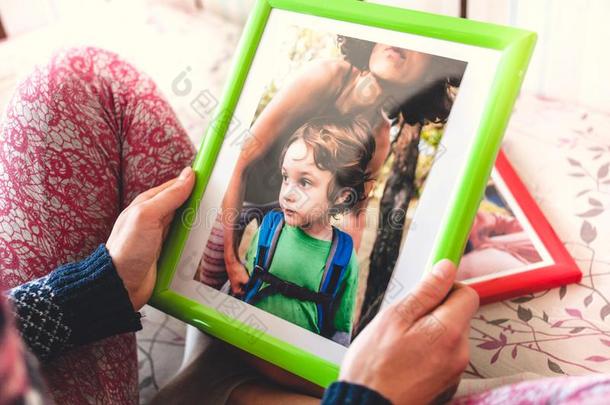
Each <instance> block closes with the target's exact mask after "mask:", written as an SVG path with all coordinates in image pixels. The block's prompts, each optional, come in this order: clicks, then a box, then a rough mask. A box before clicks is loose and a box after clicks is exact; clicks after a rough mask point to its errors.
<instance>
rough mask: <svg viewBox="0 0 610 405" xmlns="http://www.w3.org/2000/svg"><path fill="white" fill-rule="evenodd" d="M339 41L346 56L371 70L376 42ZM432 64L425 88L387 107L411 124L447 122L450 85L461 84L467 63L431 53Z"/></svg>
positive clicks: (389, 113) (356, 65)
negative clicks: (371, 59) (400, 114)
mask: <svg viewBox="0 0 610 405" xmlns="http://www.w3.org/2000/svg"><path fill="white" fill-rule="evenodd" d="M337 45H338V46H339V49H340V51H341V53H342V54H343V58H344V59H345V60H346V61H347V62H349V63H350V64H351V65H352V66H354V67H356V68H358V69H359V70H361V71H368V70H369V59H370V57H371V53H372V51H373V47H374V46H375V42H370V41H365V40H362V39H356V38H351V37H346V36H343V35H338V36H337ZM431 57H432V60H431V62H430V66H429V67H428V69H426V74H425V77H424V78H423V79H422V80H424V81H425V84H424V86H423V87H422V90H421V91H420V92H418V93H417V94H416V95H415V96H413V97H410V98H409V99H407V100H404V101H402V103H401V104H400V105H397V106H394V107H393V108H391V109H390V111H386V113H387V114H388V115H389V116H391V117H392V116H396V115H397V114H398V113H399V112H402V116H403V118H404V119H405V121H407V122H408V123H409V124H415V123H421V124H424V123H425V122H434V123H444V122H446V121H447V118H448V117H449V112H450V111H451V107H452V105H453V100H452V98H451V96H450V87H459V86H460V83H461V81H462V76H463V75H464V71H465V69H466V63H465V62H461V61H457V60H453V59H449V58H444V57H442V56H436V55H431Z"/></svg>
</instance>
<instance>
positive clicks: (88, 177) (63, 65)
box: [0, 48, 194, 403]
mask: <svg viewBox="0 0 610 405" xmlns="http://www.w3.org/2000/svg"><path fill="white" fill-rule="evenodd" d="M193 154H194V148H193V146H192V145H191V143H190V141H189V140H188V137H187V136H186V133H185V132H184V130H183V128H182V127H181V126H180V124H179V123H178V120H177V118H176V116H175V114H174V113H173V111H172V110H171V108H170V106H169V105H168V103H167V102H166V101H165V100H164V99H163V97H162V96H161V95H160V94H159V92H158V90H157V89H156V87H155V84H154V83H153V82H152V80H151V79H150V78H148V77H146V76H145V75H143V74H141V73H140V72H138V71H137V70H136V69H135V68H134V67H132V66H131V65H129V64H127V63H126V62H124V61H122V60H121V59H120V58H119V57H118V56H117V55H115V54H112V53H110V52H106V51H103V50H99V49H95V48H83V49H70V50H66V51H62V52H59V53H58V54H56V55H55V56H54V57H53V58H52V60H51V62H50V63H49V64H48V65H47V66H45V67H42V68H38V69H36V70H35V71H34V73H33V74H31V75H30V76H29V77H28V78H27V79H26V80H25V81H24V82H23V83H22V84H21V85H20V86H19V87H18V89H17V92H16V94H15V96H14V97H13V99H12V101H11V102H10V104H9V106H8V108H7V110H6V112H5V114H4V115H3V118H2V120H0V269H1V270H0V284H3V285H4V286H6V287H13V286H16V285H19V284H21V283H24V282H26V281H28V280H31V279H33V278H36V277H40V276H43V275H45V274H47V273H49V272H50V271H52V270H53V269H54V268H56V267H57V266H59V265H60V264H62V263H65V262H69V261H74V260H79V259H82V258H84V257H86V256H87V255H88V254H89V253H91V251H93V250H94V249H95V247H96V246H97V245H98V244H100V243H103V242H105V241H106V239H107V238H108V236H109V233H110V230H111V229H112V225H113V223H114V221H115V219H116V217H117V215H118V214H119V212H120V211H121V210H122V209H123V208H124V207H125V206H126V205H127V204H129V202H130V201H131V200H132V199H133V198H134V197H135V196H136V195H137V194H139V193H140V192H142V191H144V190H146V189H148V188H150V187H152V186H155V185H157V184H160V183H162V182H164V181H166V180H168V179H170V178H172V177H174V176H176V175H177V174H178V173H179V172H180V170H181V169H182V168H183V167H184V166H186V165H188V164H190V162H191V160H192V157H193ZM44 373H45V376H46V378H47V381H48V384H49V386H50V389H51V391H52V394H53V396H54V398H55V400H56V402H57V403H92V402H93V403H136V402H137V398H138V392H137V389H138V384H137V383H138V380H137V361H136V346H135V337H134V334H127V335H122V336H115V337H112V338H108V339H105V340H104V341H101V342H98V343H95V344H91V345H88V346H86V347H82V348H78V349H75V350H72V351H70V352H69V353H66V354H65V355H64V356H62V357H61V358H59V359H57V360H55V361H53V362H51V363H49V364H47V365H45V366H44Z"/></svg>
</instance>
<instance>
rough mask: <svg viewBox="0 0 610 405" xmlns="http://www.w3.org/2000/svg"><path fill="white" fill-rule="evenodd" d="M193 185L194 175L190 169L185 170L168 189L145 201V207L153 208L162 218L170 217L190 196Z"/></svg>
mask: <svg viewBox="0 0 610 405" xmlns="http://www.w3.org/2000/svg"><path fill="white" fill-rule="evenodd" d="M194 184H195V174H194V172H193V169H191V168H190V167H187V168H185V169H184V170H182V173H180V176H179V177H178V178H177V179H176V181H175V182H174V183H173V184H172V185H171V186H169V187H167V188H165V189H163V190H162V191H160V192H159V193H157V194H156V195H155V196H154V197H153V198H151V199H150V200H148V201H146V202H145V204H146V205H150V206H151V207H154V210H155V211H156V212H157V213H158V214H159V217H161V218H163V217H165V216H167V215H171V214H173V213H174V211H176V209H178V207H180V206H181V205H182V204H184V202H185V201H186V199H187V198H188V197H189V195H190V194H191V191H192V190H193V186H194Z"/></svg>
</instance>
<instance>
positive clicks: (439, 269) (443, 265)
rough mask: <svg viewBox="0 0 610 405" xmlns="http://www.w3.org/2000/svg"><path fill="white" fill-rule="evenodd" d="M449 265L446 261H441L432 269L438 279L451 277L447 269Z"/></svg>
mask: <svg viewBox="0 0 610 405" xmlns="http://www.w3.org/2000/svg"><path fill="white" fill-rule="evenodd" d="M448 265H449V263H447V262H446V261H445V260H441V261H440V262H438V263H436V264H435V265H434V267H433V268H432V273H434V274H436V275H437V276H438V277H442V278H446V277H447V276H448V275H449V268H448V267H447V266H448Z"/></svg>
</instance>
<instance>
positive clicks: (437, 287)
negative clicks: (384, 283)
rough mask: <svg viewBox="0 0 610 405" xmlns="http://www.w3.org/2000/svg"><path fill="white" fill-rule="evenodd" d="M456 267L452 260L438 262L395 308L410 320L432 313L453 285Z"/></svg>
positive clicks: (413, 320)
mask: <svg viewBox="0 0 610 405" xmlns="http://www.w3.org/2000/svg"><path fill="white" fill-rule="evenodd" d="M455 274H456V267H455V264H453V263H452V262H451V261H450V260H447V259H444V260H441V261H439V262H438V263H436V264H435V265H434V266H433V268H432V271H427V272H426V274H425V275H424V277H423V279H422V280H421V281H420V282H419V284H418V285H417V286H416V287H415V288H414V289H413V291H412V292H411V293H410V294H408V295H407V296H406V297H405V298H404V299H402V300H401V301H399V302H398V303H396V304H394V309H395V311H397V312H398V313H399V314H400V315H401V316H403V317H404V318H407V319H408V320H409V321H410V322H415V321H416V320H418V319H419V318H421V317H422V316H424V315H426V314H428V313H430V312H431V311H432V310H434V309H435V308H436V307H437V306H439V305H440V304H441V303H442V302H443V300H444V299H445V298H446V297H447V294H449V292H450V291H451V288H452V287H453V282H454V281H455Z"/></svg>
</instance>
